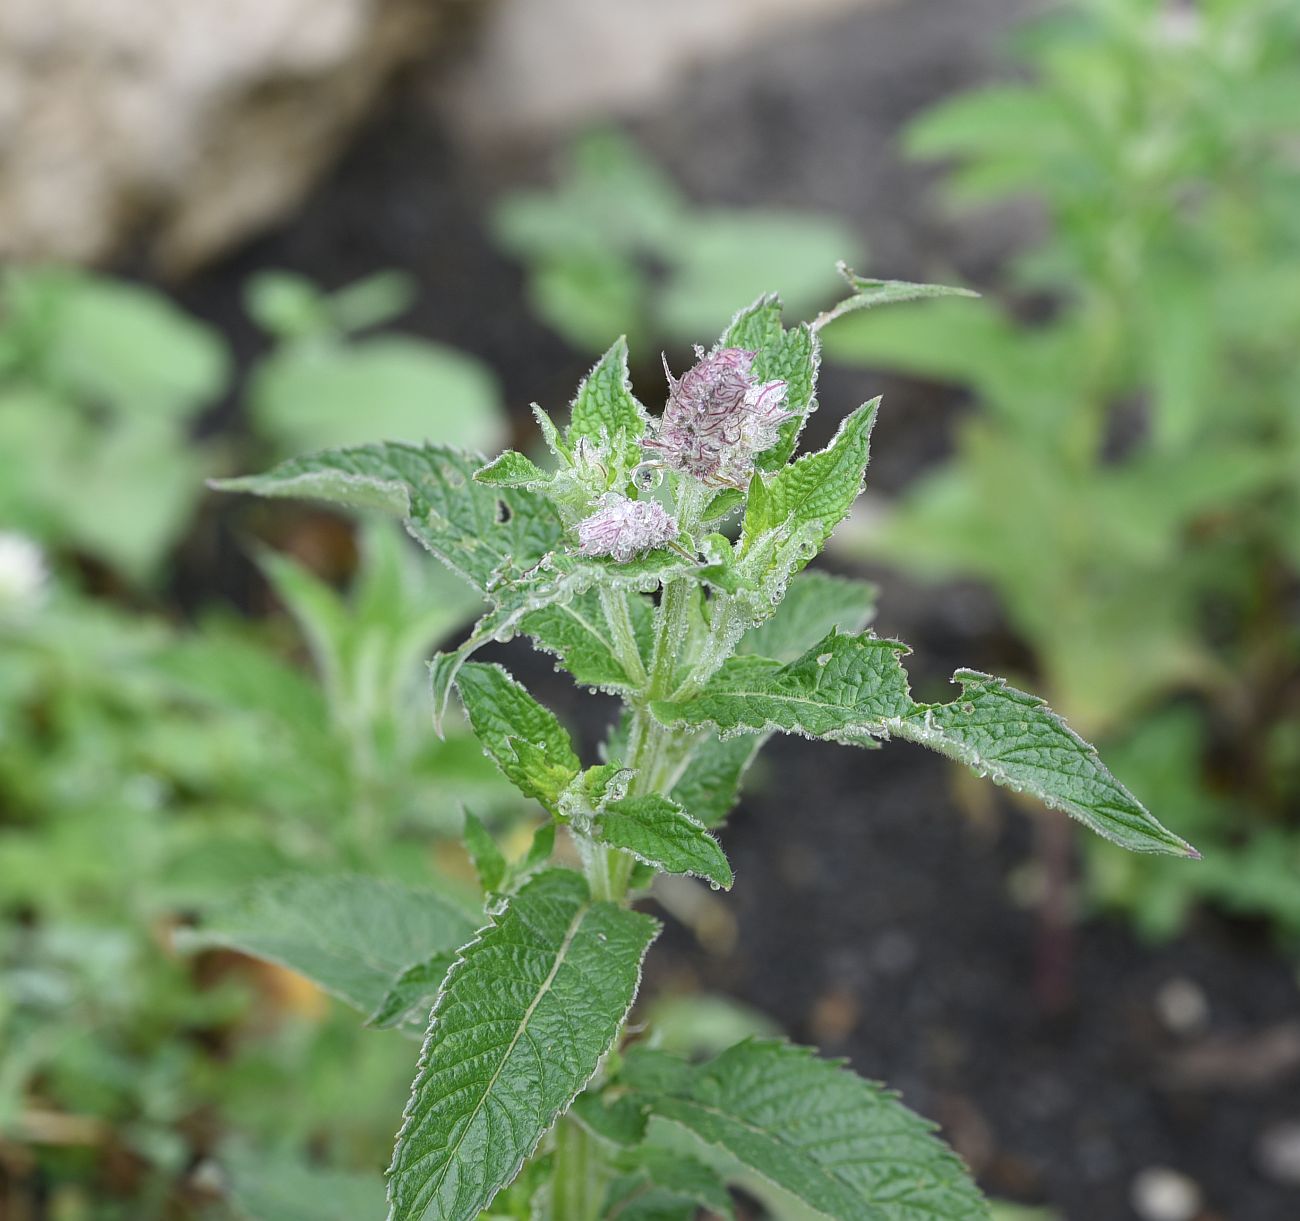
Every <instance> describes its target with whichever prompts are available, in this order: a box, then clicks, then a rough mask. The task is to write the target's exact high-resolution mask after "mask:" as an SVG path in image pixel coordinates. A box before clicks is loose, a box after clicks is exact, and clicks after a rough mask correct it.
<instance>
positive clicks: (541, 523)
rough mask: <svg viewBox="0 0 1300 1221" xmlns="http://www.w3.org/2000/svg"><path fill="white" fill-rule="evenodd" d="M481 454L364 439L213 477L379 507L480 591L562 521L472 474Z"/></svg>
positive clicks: (227, 483)
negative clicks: (264, 468) (257, 471)
mask: <svg viewBox="0 0 1300 1221" xmlns="http://www.w3.org/2000/svg"><path fill="white" fill-rule="evenodd" d="M482 466H483V459H482V457H480V456H478V455H475V454H467V453H461V452H459V451H457V450H453V449H448V448H446V447H445V446H437V445H424V446H419V445H407V444H396V443H394V444H384V445H363V446H357V447H356V448H353V449H337V450H327V451H325V452H324V453H319V454H312V455H310V456H309V457H305V458H293V459H290V460H289V461H288V462H282V463H280V465H279V466H276V467H274V468H272V469H271V470H270V471H268V472H266V473H265V474H263V475H249V476H245V477H244V478H242V479H223V480H217V481H215V482H214V483H213V486H214V487H217V488H219V489H221V490H223V491H230V492H251V493H253V494H254V495H257V496H282V497H297V498H304V499H314V500H324V501H328V502H330V503H332V504H337V505H342V506H345V507H347V508H354V509H382V510H383V511H385V512H387V513H393V514H396V515H397V516H398V517H400V518H402V519H403V521H404V522H405V524H406V528H407V530H408V531H409V532H410V534H411V535H412V536H413V537H414V538H416V539H417V540H418V541H419V542H421V543H422V544H424V546H425V547H427V548H428V549H429V550H430V551H431V552H433V554H434V555H436V556H437V557H438V558H439V559H440V560H442V562H443V563H444V564H446V565H447V567H448V568H450V569H451V570H452V571H453V572H456V573H459V574H460V575H461V576H462V577H463V578H464V579H465V580H467V581H469V582H470V584H472V585H473V586H475V588H477V589H479V590H480V591H482V592H483V593H485V594H486V593H488V592H489V591H490V590H492V589H494V588H495V587H496V586H497V584H498V583H499V582H500V581H501V579H502V573H501V571H500V570H501V568H502V564H503V562H504V561H505V560H506V558H507V557H510V559H511V560H512V561H513V563H514V564H516V565H517V571H524V570H526V569H529V568H531V567H532V566H533V565H535V564H536V563H537V562H538V561H539V560H541V558H542V557H543V556H544V555H546V554H547V553H548V552H550V551H552V550H554V549H555V548H556V547H558V546H559V545H560V543H561V542H562V541H563V538H564V526H563V523H562V522H561V521H560V519H559V516H558V515H557V513H556V511H555V510H554V509H553V508H552V507H551V506H550V505H549V504H548V503H547V502H546V500H545V499H544V498H543V497H541V496H539V495H537V494H536V493H532V492H527V491H524V490H505V489H497V488H489V487H486V486H484V485H482V484H479V483H476V482H475V481H474V473H475V472H476V471H477V470H479V469H481V468H482Z"/></svg>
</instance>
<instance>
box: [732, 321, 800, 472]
mask: <svg viewBox="0 0 1300 1221" xmlns="http://www.w3.org/2000/svg"><path fill="white" fill-rule="evenodd" d="M720 343H721V346H722V347H729V348H744V349H745V350H746V351H750V352H754V353H756V356H755V359H754V366H753V375H754V377H755V378H757V379H758V380H759V381H760V382H766V381H783V382H785V384H786V399H785V406H786V410H787V411H789V412H792V413H793V416H794V418H792V419H790V420H787V421H786V422H785V423H784V424H782V425H781V427H780V429H779V431H778V434H777V441H776V443H775V444H774V445H772V446H771V448H769V449H767V450H764V451H763V453H761V454H759V456H758V459H757V465H758V468H759V469H760V470H764V471H775V470H779V469H780V468H781V467H783V466H785V464H786V463H787V462H789V461H790V457H791V455H792V454H793V453H794V451H795V447H796V446H797V445H798V443H799V433H800V432H801V431H802V429H803V426H804V424H805V422H806V421H807V419H808V417H809V416H810V415H811V414H812V413H813V412H814V411H815V410H816V409H817V398H816V395H817V374H818V371H819V370H820V368H821V349H820V345H819V343H818V341H817V336H816V334H815V332H814V331H813V329H812V328H811V327H810V326H809V325H808V324H807V323H805V322H801V323H799V325H798V326H795V327H791V328H790V330H788V331H787V330H785V329H784V328H783V327H782V325H781V302H780V300H779V299H778V298H776V297H760V298H759V299H758V300H757V301H756V302H754V304H753V305H751V306H750V307H749V308H748V309H744V310H741V311H740V312H739V313H738V314H737V315H736V316H735V318H733V319H732V320H731V325H730V326H728V328H727V330H726V331H725V332H724V333H723V335H722V339H721V341H720Z"/></svg>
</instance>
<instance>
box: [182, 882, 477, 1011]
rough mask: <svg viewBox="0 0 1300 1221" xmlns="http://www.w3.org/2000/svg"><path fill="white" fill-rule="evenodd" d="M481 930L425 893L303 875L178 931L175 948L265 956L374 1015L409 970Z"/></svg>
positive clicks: (265, 887) (254, 893) (388, 884)
mask: <svg viewBox="0 0 1300 1221" xmlns="http://www.w3.org/2000/svg"><path fill="white" fill-rule="evenodd" d="M476 927H477V924H476V923H475V921H473V920H472V919H471V918H470V917H469V916H468V915H466V913H465V912H463V911H461V910H460V909H459V908H457V907H454V906H452V904H450V903H448V902H447V900H445V899H442V898H440V897H439V896H438V895H435V894H432V893H430V892H427V891H419V890H411V889H408V888H407V887H404V886H398V885H396V884H394V883H391V882H384V881H380V880H379V879H378V878H368V877H361V876H352V875H344V876H337V877H323V878H322V877H308V876H305V875H304V876H291V877H285V878H276V879H274V880H272V881H270V882H266V883H264V884H263V885H261V886H259V887H257V888H256V889H254V890H253V891H252V892H251V893H250V894H249V895H248V896H247V897H246V898H245V899H244V900H243V901H242V902H240V903H237V904H234V905H232V906H231V907H229V908H228V909H226V910H225V911H223V912H220V913H218V914H217V915H216V916H214V917H213V919H212V920H211V921H210V922H209V923H207V924H206V925H205V926H204V927H203V928H201V929H197V930H186V931H185V932H184V933H183V934H178V935H177V943H178V944H179V945H182V946H184V947H185V948H187V949H203V948H205V947H208V946H224V947H227V948H229V949H234V950H241V951H242V952H244V953H245V954H252V955H254V956H255V957H257V958H265V959H266V960H267V961H268V962H274V963H278V964H279V965H280V966H283V967H288V968H289V969H290V970H293V971H297V972H299V974H302V975H305V976H307V978H308V979H310V980H312V981H314V982H315V983H317V984H319V985H320V986H321V987H322V988H324V989H325V991H327V992H330V993H332V994H333V995H334V996H337V997H339V999H340V1000H344V1001H347V1002H348V1004H350V1005H355V1006H356V1007H357V1008H358V1009H360V1010H361V1011H362V1012H363V1013H367V1014H369V1013H373V1012H374V1011H375V1009H376V1008H377V1007H378V1006H379V1005H380V1004H381V1002H383V1000H384V999H385V997H386V996H387V995H388V992H389V988H390V985H391V984H392V982H393V980H394V979H395V978H396V977H397V976H398V975H400V974H401V973H402V972H403V971H404V970H405V969H406V968H407V967H409V966H410V965H411V964H412V963H418V962H424V961H426V960H427V959H428V958H429V957H430V956H431V955H433V954H436V953H444V954H451V953H454V952H455V951H456V950H457V949H458V948H459V947H460V946H462V945H464V944H465V943H466V942H467V941H468V940H469V939H470V938H471V937H472V936H473V935H474V930H475V928H476Z"/></svg>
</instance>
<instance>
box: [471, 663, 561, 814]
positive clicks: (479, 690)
mask: <svg viewBox="0 0 1300 1221" xmlns="http://www.w3.org/2000/svg"><path fill="white" fill-rule="evenodd" d="M456 689H457V690H458V691H459V692H460V698H461V700H462V702H463V703H464V705H465V714H466V716H468V717H469V723H470V726H471V728H472V729H473V730H474V736H475V737H476V738H478V740H479V741H480V742H481V743H482V744H483V746H484V747H485V748H486V749H487V751H488V753H489V754H490V755H491V756H492V758H493V759H494V760H495V761H496V765H497V766H498V767H499V768H500V769H501V771H502V772H503V773H504V774H505V776H506V778H507V779H508V780H510V782H511V783H512V784H513V785H514V786H515V787H516V788H517V789H518V790H519V791H520V792H521V793H523V794H524V796H526V797H532V798H535V799H536V800H537V801H540V802H541V803H542V804H543V805H544V806H546V807H547V808H548V809H551V808H553V807H554V805H555V802H556V799H557V798H558V797H559V795H560V791H561V790H562V789H563V788H564V786H565V785H566V784H568V782H569V781H570V780H572V779H573V778H574V776H576V775H577V774H578V770H579V768H580V767H581V763H580V761H579V759H578V756H577V754H576V753H575V752H574V749H573V742H572V740H571V739H570V737H569V733H568V730H566V729H565V728H564V726H563V725H561V724H560V721H559V718H558V717H557V716H556V715H555V713H553V712H552V711H551V710H550V709H549V708H546V707H543V706H542V705H541V704H539V703H538V702H537V701H536V700H535V699H533V697H532V696H531V695H529V694H528V692H527V690H525V688H524V687H523V685H522V684H520V683H518V682H516V681H515V680H514V679H513V678H511V677H510V675H509V674H507V673H506V672H505V670H503V669H502V668H501V667H500V666H497V665H485V664H483V663H481V662H470V663H469V664H467V665H465V666H464V667H462V668H461V671H460V673H459V675H458V676H457V678H456Z"/></svg>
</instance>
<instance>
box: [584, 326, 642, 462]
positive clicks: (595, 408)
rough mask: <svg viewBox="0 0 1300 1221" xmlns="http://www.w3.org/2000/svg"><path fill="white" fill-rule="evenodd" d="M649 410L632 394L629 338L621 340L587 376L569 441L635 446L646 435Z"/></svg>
mask: <svg viewBox="0 0 1300 1221" xmlns="http://www.w3.org/2000/svg"><path fill="white" fill-rule="evenodd" d="M646 423H647V417H646V412H645V408H644V407H642V406H641V404H640V403H638V402H637V400H636V396H635V395H634V394H633V393H632V382H631V380H630V378H629V377H628V372H627V339H626V338H624V337H620V338H618V339H616V340H615V341H614V344H613V346H612V347H611V348H610V349H609V351H608V352H606V353H605V355H604V356H602V357H601V358H600V360H598V361H597V362H596V364H595V365H594V366H593V368H592V370H591V372H590V373H588V374H587V376H586V378H585V379H584V380H583V383H582V385H581V386H579V387H578V394H577V397H576V398H575V399H574V400H573V407H572V409H571V414H570V421H569V430H568V442H569V446H570V448H572V447H573V443H574V442H575V441H576V440H577V438H579V437H586V438H587V439H588V440H590V441H593V442H596V443H597V444H601V443H607V442H613V441H618V440H619V439H620V437H621V439H622V443H623V444H624V445H628V444H632V445H634V444H635V442H636V441H637V439H638V438H639V437H640V436H641V434H642V433H644V432H645V428H646Z"/></svg>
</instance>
